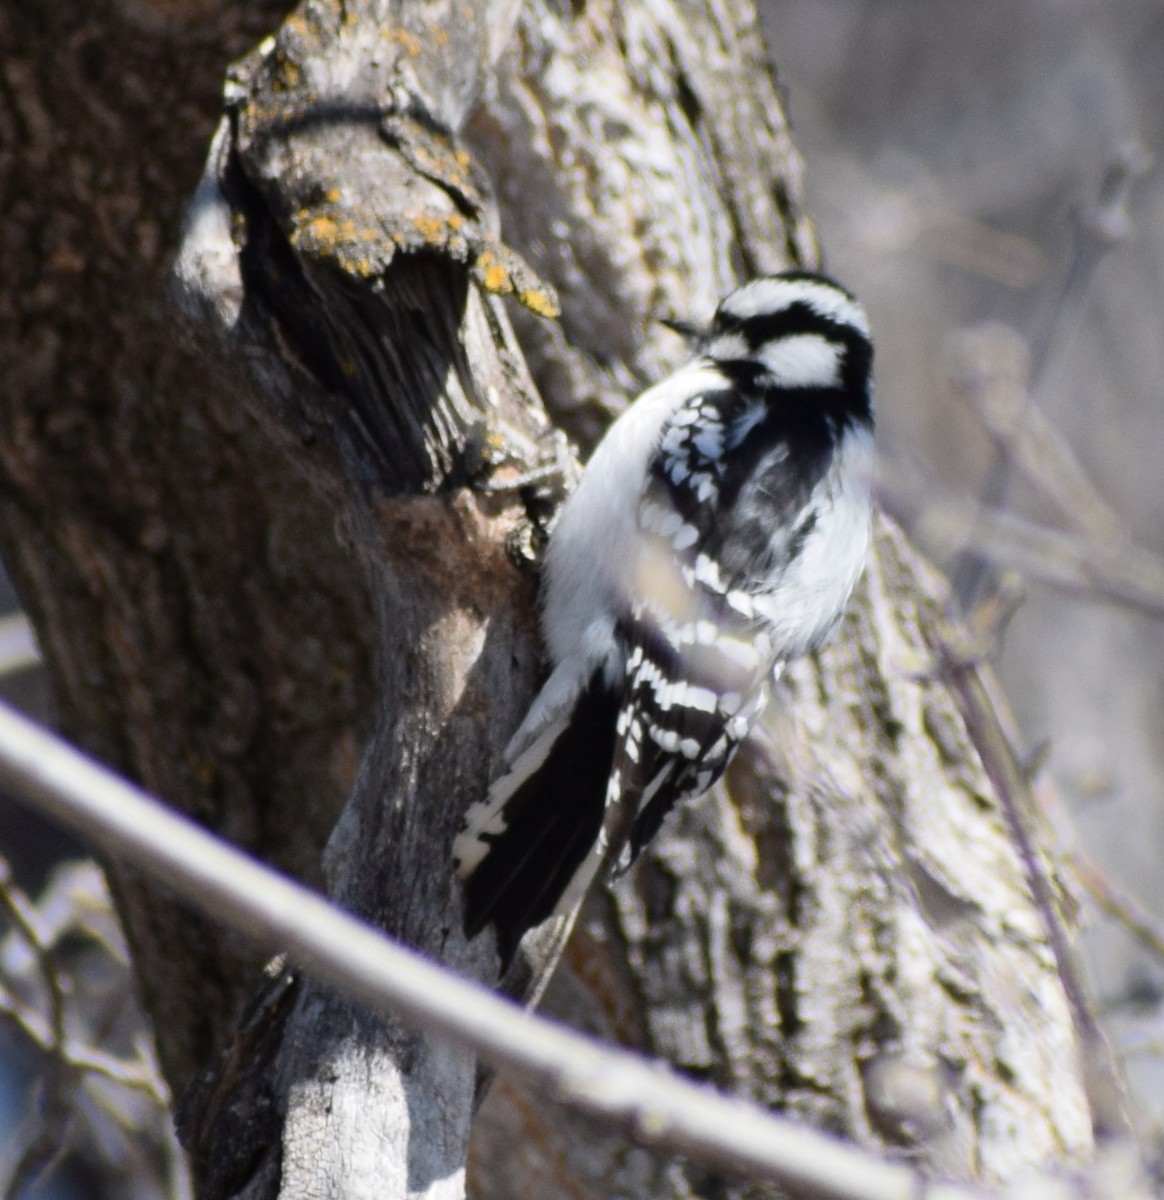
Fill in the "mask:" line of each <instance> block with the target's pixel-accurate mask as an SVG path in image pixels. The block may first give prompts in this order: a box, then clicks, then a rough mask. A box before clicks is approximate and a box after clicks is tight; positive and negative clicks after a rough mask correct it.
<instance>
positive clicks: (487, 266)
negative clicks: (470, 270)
mask: <svg viewBox="0 0 1164 1200" xmlns="http://www.w3.org/2000/svg"><path fill="white" fill-rule="evenodd" d="M476 266H477V270H478V271H480V272H481V282H482V283H483V284H484V285H485V289H486V291H490V292H511V291H513V280H512V279H510V277H509V271H508V270H507V269H506V267H505V264H504V263H500V262H498V261H497V257H496V255H494V253H493V252H492V251H491V250H485V251H483V252H482V253H481V254H479V255H478V256H477V263H476Z"/></svg>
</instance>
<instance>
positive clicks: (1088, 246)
mask: <svg viewBox="0 0 1164 1200" xmlns="http://www.w3.org/2000/svg"><path fill="white" fill-rule="evenodd" d="M1149 161H1150V160H1149V158H1148V155H1147V153H1146V151H1145V150H1144V148H1143V147H1142V146H1141V145H1140V143H1139V142H1138V141H1136V140H1134V139H1129V140H1128V141H1126V142H1124V143H1123V144H1121V145H1120V146H1118V147H1117V148H1116V150H1115V153H1114V154H1113V157H1112V161H1111V163H1110V164H1109V165H1108V168H1107V170H1106V172H1105V173H1104V178H1103V181H1102V183H1101V184H1100V188H1099V195H1098V197H1097V199H1096V201H1095V203H1093V204H1090V205H1086V206H1084V207H1082V208H1081V209H1080V210H1079V211H1078V212H1077V214H1076V222H1075V239H1074V242H1073V245H1072V253H1071V258H1070V261H1069V262H1068V265H1067V271H1066V273H1065V274H1064V277H1063V283H1062V286H1061V287H1060V289H1059V292H1058V294H1057V295H1056V297H1055V300H1054V302H1053V304H1052V305H1051V308H1050V312H1049V316H1048V317H1047V318H1046V320H1045V321H1044V323H1043V328H1042V330H1041V331H1040V332H1038V333H1037V334H1036V335H1034V336H1033V337H1032V338H1031V339H1030V344H1031V364H1030V379H1031V384H1030V387H1029V390H1028V392H1027V397H1026V403H1024V404H1023V405H1022V406H1020V408H1019V409H1018V410H1017V411H1016V412H1015V413H1014V418H1015V421H1016V424H1018V425H1025V424H1026V418H1027V405H1029V403H1030V401H1031V399H1032V398H1033V397H1034V396H1035V395H1037V394H1038V390H1039V386H1040V384H1041V382H1042V380H1043V377H1044V375H1045V372H1046V367H1047V363H1048V362H1049V360H1050V355H1051V349H1052V347H1053V346H1054V344H1055V342H1056V340H1060V341H1062V342H1063V343H1064V344H1066V343H1068V342H1069V341H1070V340H1071V335H1072V333H1073V332H1074V327H1075V326H1076V325H1077V324H1078V322H1079V321H1080V319H1081V314H1082V311H1083V301H1084V299H1085V297H1086V295H1087V290H1088V287H1089V285H1090V283H1091V280H1092V278H1093V276H1094V274H1095V269H1096V267H1097V266H1098V265H1099V263H1100V261H1101V260H1102V258H1103V257H1104V255H1105V254H1106V253H1107V252H1108V251H1109V250H1110V249H1111V248H1112V247H1113V246H1115V245H1118V244H1119V243H1120V242H1121V241H1123V240H1124V239H1125V238H1126V237H1127V236H1128V233H1129V231H1130V228H1131V221H1130V218H1129V216H1128V212H1127V201H1128V196H1129V194H1130V192H1131V188H1132V185H1133V184H1134V183H1135V181H1136V180H1137V179H1138V178H1139V177H1140V176H1141V175H1143V174H1144V172H1145V171H1146V170H1147V168H1148V165H1149ZM1014 465H1015V459H1014V455H1013V453H1012V450H1011V446H1010V443H1009V441H1008V440H1006V439H1003V440H998V439H996V440H995V450H994V458H993V460H992V462H991V465H990V469H989V470H988V472H987V477H986V482H985V484H984V485H983V488H982V494H981V507H982V509H984V510H987V511H989V510H992V509H1001V508H1003V507H1004V506H1005V504H1006V501H1007V497H1008V495H1009V492H1010V487H1011V483H1012V480H1013V467H1014ZM986 569H987V568H986V564H985V562H984V561H983V559H982V558H981V557H980V556H978V555H976V554H975V553H974V547H973V544H972V543H968V544H967V549H966V552H965V553H964V554H963V556H962V558H961V561H960V562H959V563H958V565H957V566H956V567H955V569H954V571H953V572H952V577H953V579H954V586H955V593H956V594H957V595H958V596H959V597H960V598H961V601H962V604H963V606H964V607H965V608H969V607H971V606H972V604H973V602H974V599H975V597H976V596H977V593H978V590H979V589H980V587H981V586H982V583H983V581H984V579H985V572H986Z"/></svg>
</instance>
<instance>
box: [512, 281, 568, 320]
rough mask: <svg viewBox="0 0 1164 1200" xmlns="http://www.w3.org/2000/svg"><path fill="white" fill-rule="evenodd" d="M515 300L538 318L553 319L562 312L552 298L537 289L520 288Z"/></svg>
mask: <svg viewBox="0 0 1164 1200" xmlns="http://www.w3.org/2000/svg"><path fill="white" fill-rule="evenodd" d="M517 298H518V299H519V300H520V301H521V302H522V304H524V305H525V306H526V308H528V309H529V310H530V312H532V313H536V314H537V315H538V316H539V317H548V318H553V317H556V316H557V315H558V313H560V312H561V311H562V310H561V309H560V308H559V307H558V302H557V300H555V299H554V297H553V296H550V295H548V294H547V293H546V292H543V291H540V290H538V289H537V288H522V289H521V291H519V292H518V293H517Z"/></svg>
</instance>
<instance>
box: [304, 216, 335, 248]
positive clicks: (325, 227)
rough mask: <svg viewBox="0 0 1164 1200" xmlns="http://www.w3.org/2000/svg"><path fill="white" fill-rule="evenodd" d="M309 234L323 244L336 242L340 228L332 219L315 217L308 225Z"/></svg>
mask: <svg viewBox="0 0 1164 1200" xmlns="http://www.w3.org/2000/svg"><path fill="white" fill-rule="evenodd" d="M307 232H308V233H309V234H311V236H312V237H314V238H318V239H319V241H321V242H334V241H335V240H336V238H337V237H339V233H340V227H339V226H338V225H337V224H336V223H335V221H334V220H333V219H332V218H331V217H315V218H314V219H313V220H312V221H311V222H310V223H309V224H308V226H307Z"/></svg>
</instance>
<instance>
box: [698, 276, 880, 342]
mask: <svg viewBox="0 0 1164 1200" xmlns="http://www.w3.org/2000/svg"><path fill="white" fill-rule="evenodd" d="M794 304H806V305H808V307H809V308H811V309H812V311H813V312H815V313H816V314H817V315H818V316H822V317H825V318H827V319H829V320H832V321H838V322H840V323H841V324H843V325H852V326H853V328H854V329H857V330H860V332H861V333H863V334H864V335H865V336H866V337H868V336H869V318H868V317H867V316H866V315H865V310H864V309H863V308H862V307H861V306H860V305H859V304H858V303H857V301H856V300H854V299H853V298H852V297H851V296H846V295H845V293H844V292H842V291H841V290H840V288H836V287H833V286H832V285H831V284H828V283H825V282H824V281H823V280H816V279H780V278H772V279H754V280H752V282H751V283H746V284H744V286H743V287H742V288H740V289H739V290H738V291H735V292H732V294H731V295H730V296H728V297H727V299H725V300H724V302H723V303H722V304H721V305H720V306H719V311H720V312H721V313H727V314H728V315H729V316H732V317H738V318H739V319H740V320H741V321H746V320H748V319H749V318H750V317H762V316H767V315H768V314H770V313H779V312H783V311H784V310H785V309H787V308H791V307H792V305H794Z"/></svg>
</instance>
